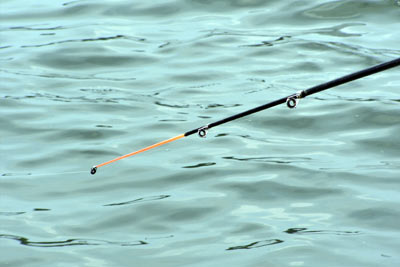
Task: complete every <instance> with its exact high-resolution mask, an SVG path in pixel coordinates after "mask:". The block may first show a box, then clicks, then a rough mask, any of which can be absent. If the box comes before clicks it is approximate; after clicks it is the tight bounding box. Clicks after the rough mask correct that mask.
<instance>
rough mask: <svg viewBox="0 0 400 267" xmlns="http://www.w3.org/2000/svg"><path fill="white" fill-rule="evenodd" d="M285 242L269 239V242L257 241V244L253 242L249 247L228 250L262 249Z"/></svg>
mask: <svg viewBox="0 0 400 267" xmlns="http://www.w3.org/2000/svg"><path fill="white" fill-rule="evenodd" d="M283 242H284V241H283V240H280V239H267V240H261V241H255V242H252V243H250V244H247V245H241V246H235V247H229V248H227V249H226V250H238V249H253V248H260V247H265V246H272V245H277V244H280V243H283Z"/></svg>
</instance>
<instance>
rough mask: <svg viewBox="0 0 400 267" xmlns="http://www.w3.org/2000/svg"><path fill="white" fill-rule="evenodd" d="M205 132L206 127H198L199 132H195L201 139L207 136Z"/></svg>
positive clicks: (206, 130)
mask: <svg viewBox="0 0 400 267" xmlns="http://www.w3.org/2000/svg"><path fill="white" fill-rule="evenodd" d="M207 132H208V125H206V126H203V127H200V128H199V130H198V131H197V134H198V135H199V136H200V137H201V138H205V137H206V136H207Z"/></svg>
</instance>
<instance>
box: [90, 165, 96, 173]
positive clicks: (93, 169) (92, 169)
mask: <svg viewBox="0 0 400 267" xmlns="http://www.w3.org/2000/svg"><path fill="white" fill-rule="evenodd" d="M96 171H97V167H96V166H93V167H92V168H91V169H90V173H91V174H95V173H96Z"/></svg>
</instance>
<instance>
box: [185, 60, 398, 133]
mask: <svg viewBox="0 0 400 267" xmlns="http://www.w3.org/2000/svg"><path fill="white" fill-rule="evenodd" d="M399 65H400V58H397V59H394V60H391V61H387V62H384V63H381V64H378V65H375V66H372V67H369V68H367V69H363V70H360V71H357V72H354V73H351V74H348V75H345V76H342V77H340V78H337V79H334V80H331V81H329V82H326V83H322V84H320V85H317V86H314V87H311V88H309V89H306V90H303V91H300V92H299V93H296V94H292V95H289V96H287V97H283V98H281V99H278V100H275V101H272V102H270V103H267V104H264V105H261V106H258V107H255V108H252V109H249V110H246V111H243V112H241V113H238V114H235V115H232V116H229V117H227V118H224V119H221V120H219V121H216V122H212V123H210V124H207V125H205V126H202V127H199V128H196V129H193V130H190V131H188V132H186V133H185V134H184V135H185V136H189V135H192V134H194V133H198V134H199V135H200V136H201V137H205V135H206V131H207V130H208V129H210V128H213V127H216V126H218V125H221V124H224V123H227V122H230V121H233V120H236V119H239V118H242V117H245V116H248V115H250V114H253V113H256V112H259V111H262V110H265V109H269V108H272V107H275V106H277V105H280V104H284V103H287V105H288V107H290V108H293V107H295V106H296V101H297V99H300V98H304V97H306V96H309V95H312V94H315V93H318V92H321V91H324V90H326V89H329V88H332V87H336V86H339V85H342V84H345V83H348V82H351V81H354V80H357V79H360V78H363V77H366V76H369V75H372V74H375V73H378V72H381V71H384V70H387V69H390V68H394V67H397V66H399Z"/></svg>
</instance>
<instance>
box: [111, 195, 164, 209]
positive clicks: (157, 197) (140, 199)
mask: <svg viewBox="0 0 400 267" xmlns="http://www.w3.org/2000/svg"><path fill="white" fill-rule="evenodd" d="M168 197H170V195H160V196H152V197H141V198H137V199H134V200H129V201H124V202H117V203H110V204H105V205H103V206H105V207H111V206H122V205H129V204H136V203H140V202H145V201H153V200H161V199H164V198H168Z"/></svg>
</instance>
